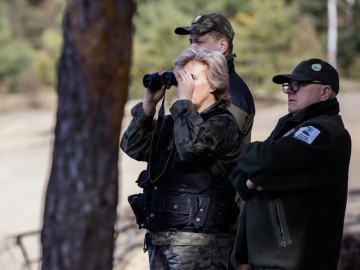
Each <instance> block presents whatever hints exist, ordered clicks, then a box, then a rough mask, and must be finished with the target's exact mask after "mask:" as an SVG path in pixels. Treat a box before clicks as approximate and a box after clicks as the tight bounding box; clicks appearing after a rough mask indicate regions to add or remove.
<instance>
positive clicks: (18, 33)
mask: <svg viewBox="0 0 360 270" xmlns="http://www.w3.org/2000/svg"><path fill="white" fill-rule="evenodd" d="M30 2H34V3H35V2H43V3H42V4H41V5H37V6H36V8H33V7H32V6H30V5H29V4H27V3H26V1H23V0H3V1H2V3H1V4H0V29H7V30H5V32H4V31H3V30H2V31H1V33H0V60H1V59H3V58H1V57H2V56H3V57H4V56H6V57H8V58H6V61H5V60H4V61H3V63H9V64H6V65H3V66H2V67H0V86H1V85H3V86H4V80H5V81H7V82H9V81H14V80H16V81H17V83H13V84H12V85H13V87H12V89H13V91H16V89H17V88H19V87H20V86H19V81H20V82H21V80H20V79H21V77H24V73H27V74H29V73H30V74H31V76H29V75H28V76H27V77H28V78H29V77H30V78H32V80H36V82H37V84H39V85H40V86H47V85H48V86H53V85H54V84H55V83H56V82H55V81H56V76H55V73H54V66H55V64H56V60H57V58H58V56H59V51H60V47H61V42H62V40H61V34H60V33H61V30H60V27H59V24H60V21H61V17H62V12H63V6H64V3H65V0H46V1H45V0H37V1H36V0H31V1H30ZM136 2H137V13H136V14H135V17H134V25H135V31H134V45H133V62H132V69H131V88H130V97H131V98H134V97H140V96H142V95H143V89H142V83H141V81H142V77H143V75H144V74H145V73H148V72H150V71H154V70H165V69H172V62H173V60H174V59H175V57H176V56H177V55H178V54H179V53H180V52H181V51H182V50H183V49H184V48H185V47H187V46H188V37H187V36H177V35H176V34H175V33H174V29H175V28H176V27H177V26H185V25H189V24H190V22H191V21H192V19H193V18H194V17H195V15H197V14H199V13H205V12H212V11H215V12H221V13H223V14H224V15H226V16H227V17H228V18H229V19H230V21H231V22H232V24H233V27H234V28H235V33H236V34H235V40H234V51H235V53H236V54H237V58H236V63H235V64H236V69H237V70H238V72H239V74H241V75H242V76H243V77H244V79H245V81H246V82H247V83H248V84H249V85H250V87H251V89H252V90H253V91H254V92H256V91H265V89H266V91H268V90H271V89H272V87H273V85H272V84H271V79H270V78H271V76H272V75H273V74H274V73H277V72H283V71H284V70H289V69H291V68H292V67H293V66H294V65H295V64H296V63H297V62H298V61H299V59H304V58H306V57H321V58H324V59H326V58H327V35H328V32H327V30H328V18H327V7H326V5H327V1H312V0H265V1H264V0H252V1H247V0H236V1H234V0H223V1H207V0H194V1H192V2H191V4H189V2H188V1H176V0H137V1H136ZM337 10H338V14H337V16H338V46H337V47H338V52H337V67H338V69H339V71H340V74H341V75H342V76H344V77H348V78H353V79H360V73H359V72H357V71H358V70H359V68H360V16H359V14H360V0H337ZM3 35H7V36H8V37H7V38H6V39H5V41H4V40H3V39H2V37H1V36H3ZM1 40H2V41H1ZM5 47H7V50H5ZM17 48H18V49H17ZM2 50H5V52H2ZM9 50H10V51H11V52H10V51H9ZM19 54H21V55H19ZM10 62H11V63H12V64H10ZM1 74H4V75H3V78H5V79H1V76H2V75H1ZM6 86H8V84H7V85H6ZM15 86H17V87H15ZM20 88H21V87H20ZM8 89H9V88H8Z"/></svg>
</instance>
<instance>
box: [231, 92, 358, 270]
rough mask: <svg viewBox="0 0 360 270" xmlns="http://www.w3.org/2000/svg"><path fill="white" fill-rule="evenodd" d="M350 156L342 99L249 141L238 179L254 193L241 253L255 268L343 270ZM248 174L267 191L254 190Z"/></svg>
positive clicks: (241, 238)
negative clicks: (339, 267) (340, 260)
mask: <svg viewBox="0 0 360 270" xmlns="http://www.w3.org/2000/svg"><path fill="white" fill-rule="evenodd" d="M350 155H351V138H350V135H349V133H348V131H347V130H346V129H345V128H344V125H343V122H342V119H341V116H340V115H339V103H338V101H337V100H336V99H333V100H330V101H326V102H320V103H316V104H313V105H310V106H309V107H307V108H305V109H303V110H302V111H300V112H299V113H297V114H296V115H292V114H288V115H286V116H284V117H282V118H281V119H280V120H279V122H278V124H277V125H276V127H275V129H274V130H273V132H272V133H271V135H270V137H269V138H268V139H267V140H265V141H264V142H254V143H250V144H247V145H245V146H244V148H243V151H242V153H241V155H240V159H239V163H238V167H237V169H236V171H235V173H234V175H233V177H232V179H233V183H234V184H235V186H236V187H237V190H238V192H239V193H240V194H241V193H242V191H244V194H243V197H247V198H246V199H247V201H246V204H245V209H244V212H243V214H242V220H241V222H242V224H241V225H240V229H239V230H240V232H239V235H238V242H237V243H236V248H235V250H234V254H233V255H235V257H236V258H237V259H238V260H241V259H242V258H241V257H243V258H245V259H246V258H248V260H249V264H250V265H251V266H252V267H253V268H252V269H286V270H336V268H337V262H338V257H339V252H340V245H341V238H342V232H343V223H344V215H345V207H346V200H347V186H348V171H349V162H350ZM246 179H250V180H251V181H253V182H254V183H255V184H256V185H257V186H261V187H263V189H264V191H256V192H250V193H249V192H246V190H245V189H246V188H245V185H244V183H245V181H246ZM240 246H242V248H240ZM239 248H240V250H239ZM236 249H237V250H236ZM246 251H247V252H248V254H246Z"/></svg>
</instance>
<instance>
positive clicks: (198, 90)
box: [183, 61, 216, 112]
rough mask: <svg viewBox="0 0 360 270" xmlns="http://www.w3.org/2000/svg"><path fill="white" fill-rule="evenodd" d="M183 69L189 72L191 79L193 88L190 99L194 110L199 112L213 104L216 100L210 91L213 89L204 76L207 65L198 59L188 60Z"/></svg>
mask: <svg viewBox="0 0 360 270" xmlns="http://www.w3.org/2000/svg"><path fill="white" fill-rule="evenodd" d="M183 70H184V71H185V72H186V73H187V74H190V76H191V78H192V80H193V84H194V88H193V92H192V96H191V101H192V103H193V104H194V107H195V110H196V111H198V112H201V111H203V110H205V109H206V108H208V107H210V106H211V105H212V104H214V103H215V101H216V100H215V96H214V95H213V94H212V92H213V91H214V90H215V89H213V88H212V87H211V86H210V84H209V82H208V80H207V76H206V75H207V72H208V67H207V66H206V65H205V64H203V63H200V62H198V61H190V62H189V63H187V64H186V65H185V66H184V68H183Z"/></svg>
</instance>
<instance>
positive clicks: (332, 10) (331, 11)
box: [327, 0, 338, 67]
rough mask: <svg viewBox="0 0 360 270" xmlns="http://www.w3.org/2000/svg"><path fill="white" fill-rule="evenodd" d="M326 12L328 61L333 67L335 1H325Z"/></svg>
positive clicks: (334, 64) (334, 53)
mask: <svg viewBox="0 0 360 270" xmlns="http://www.w3.org/2000/svg"><path fill="white" fill-rule="evenodd" d="M327 10H328V61H329V62H330V64H332V65H333V66H334V67H336V64H337V63H336V62H337V58H336V57H337V39H338V38H337V36H338V35H337V26H338V25H337V7H336V0H327Z"/></svg>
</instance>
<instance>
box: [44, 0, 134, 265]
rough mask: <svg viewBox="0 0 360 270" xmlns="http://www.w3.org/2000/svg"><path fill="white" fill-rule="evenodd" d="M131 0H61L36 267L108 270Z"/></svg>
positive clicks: (110, 260)
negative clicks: (47, 169)
mask: <svg viewBox="0 0 360 270" xmlns="http://www.w3.org/2000/svg"><path fill="white" fill-rule="evenodd" d="M134 9H135V4H134V2H133V0H92V1H90V0H68V1H67V4H66V9H65V13H64V20H63V37H64V44H63V51H62V54H61V56H60V59H59V62H58V66H57V71H58V84H57V92H58V109H57V122H56V126H55V141H54V148H53V161H52V168H51V172H50V178H49V182H48V186H47V191H46V196H45V207H44V221H43V228H42V232H41V243H42V269H71V270H77V269H79V270H80V269H81V270H83V269H86V270H92V269H96V270H98V269H102V270H104V269H112V263H113V251H114V224H115V221H116V207H117V203H118V156H119V146H118V144H119V136H120V128H121V120H122V117H123V108H124V105H125V103H126V99H127V91H128V85H129V68H130V60H131V59H130V58H131V48H132V22H131V21H132V15H133V13H134Z"/></svg>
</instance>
